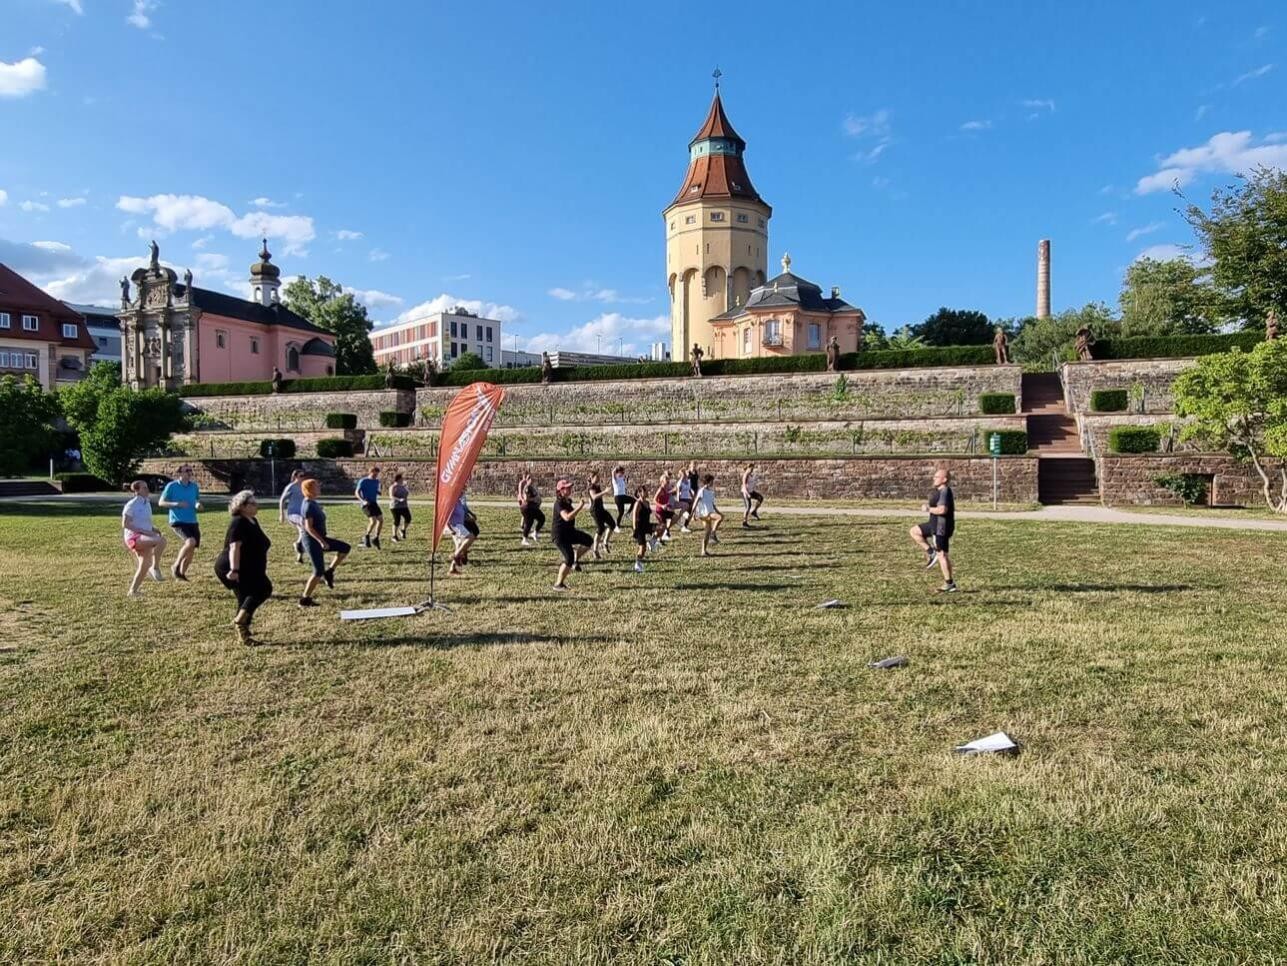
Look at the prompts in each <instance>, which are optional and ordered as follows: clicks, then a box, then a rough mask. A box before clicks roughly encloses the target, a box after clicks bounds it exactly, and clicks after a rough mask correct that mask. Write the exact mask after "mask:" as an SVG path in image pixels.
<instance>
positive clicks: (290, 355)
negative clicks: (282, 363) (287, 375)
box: [286, 346, 299, 372]
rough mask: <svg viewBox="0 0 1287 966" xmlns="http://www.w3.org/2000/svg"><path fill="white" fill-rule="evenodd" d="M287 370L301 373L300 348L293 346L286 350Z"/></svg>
mask: <svg viewBox="0 0 1287 966" xmlns="http://www.w3.org/2000/svg"><path fill="white" fill-rule="evenodd" d="M286 368H287V369H288V370H290V371H291V372H299V348H298V347H297V346H291V347H290V348H288V349H287V350H286Z"/></svg>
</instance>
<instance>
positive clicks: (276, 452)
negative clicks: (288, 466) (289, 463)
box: [259, 439, 295, 460]
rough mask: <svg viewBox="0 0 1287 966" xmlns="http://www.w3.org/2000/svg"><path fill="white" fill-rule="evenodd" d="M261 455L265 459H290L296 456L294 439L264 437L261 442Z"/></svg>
mask: <svg viewBox="0 0 1287 966" xmlns="http://www.w3.org/2000/svg"><path fill="white" fill-rule="evenodd" d="M259 455H260V456H262V457H263V458H264V459H279V460H290V459H294V458H295V441H294V440H293V439H264V440H260V442H259Z"/></svg>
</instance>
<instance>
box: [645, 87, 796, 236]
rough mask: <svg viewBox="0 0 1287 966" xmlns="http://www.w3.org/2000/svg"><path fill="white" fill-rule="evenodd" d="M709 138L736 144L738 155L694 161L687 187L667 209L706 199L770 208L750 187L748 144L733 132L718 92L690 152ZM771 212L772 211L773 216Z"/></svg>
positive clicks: (705, 156) (704, 156)
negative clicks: (737, 200)
mask: <svg viewBox="0 0 1287 966" xmlns="http://www.w3.org/2000/svg"><path fill="white" fill-rule="evenodd" d="M708 138H723V139H725V140H729V141H733V142H735V143H736V145H737V153H735V154H724V153H722V152H721V153H714V152H712V153H709V154H702V155H700V156H699V157H696V158H694V159H693V160H691V161H690V162H689V164H688V172H687V173H686V174H685V175H684V183H683V184H682V185H681V186H680V188H679V193H678V194H677V195H675V199H674V200H673V201H672V202H671V203H670V205H669V206H668V207H674V206H675V205H679V204H683V203H684V202H688V201H699V200H701V199H703V198H714V199H723V198H727V199H730V200H731V199H734V198H740V199H743V200H745V201H755V202H759V203H760V204H762V205H764V207H765V208H768V207H769V206H768V204H767V203H765V201H764V199H763V198H761V197H760V195H759V192H757V191H756V190H755V185H753V184H751V176H750V175H749V174H747V171H746V163H745V162H744V161H743V160H742V156H741V152H742V150H743V149H744V148H745V147H746V142H745V141H743V140H742V138H741V137H740V136H739V135H738V133H737V132H736V131H735V130H733V125H732V124H731V123H730V122H729V119H728V115H727V114H725V113H724V102H723V101H721V100H720V96H719V91H716V92H715V97H714V99H713V100H712V101H711V109H710V111H709V112H708V113H707V115H706V121H705V122H704V123H703V124H702V126H701V128H700V129H699V130H698V132H697V134H696V135H695V136H694V137H693V139H692V140H691V141H690V142H688V146H689V148H690V149H691V148H692V146H693V145H695V144H697V142H699V141H704V140H707V139H708ZM771 211H772V210H771V209H770V213H771Z"/></svg>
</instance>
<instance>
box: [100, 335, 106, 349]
mask: <svg viewBox="0 0 1287 966" xmlns="http://www.w3.org/2000/svg"><path fill="white" fill-rule="evenodd" d="M98 345H99V347H100V348H104V349H105V348H107V340H106V339H105V338H103V337H102V336H101V335H100V336H99V337H98Z"/></svg>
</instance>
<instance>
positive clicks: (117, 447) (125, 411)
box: [75, 387, 184, 486]
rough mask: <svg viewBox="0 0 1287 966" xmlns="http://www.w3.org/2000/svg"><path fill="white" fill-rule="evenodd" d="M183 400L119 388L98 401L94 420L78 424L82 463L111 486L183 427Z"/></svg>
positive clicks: (153, 391) (157, 392) (155, 391)
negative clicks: (83, 461) (88, 423)
mask: <svg viewBox="0 0 1287 966" xmlns="http://www.w3.org/2000/svg"><path fill="white" fill-rule="evenodd" d="M183 425H184V417H183V402H182V400H180V399H179V397H178V396H176V395H174V394H173V393H168V392H165V391H163V390H161V389H144V390H141V391H139V392H134V391H132V390H130V389H126V388H124V387H119V388H116V389H113V390H111V391H110V392H108V393H106V394H105V395H104V396H103V397H102V398H101V399H100V400H99V402H98V407H97V412H96V413H95V416H94V421H93V423H91V424H90V425H88V426H85V425H78V426H76V427H75V428H76V429H78V430H79V431H80V440H81V452H82V455H83V458H84V460H85V466H86V467H88V468H89V470H90V472H92V473H94V474H95V475H96V476H98V477H100V478H102V479H104V480H107V482H109V483H111V484H112V485H113V486H120V485H121V484H122V483H124V482H125V480H127V479H129V478H130V477H132V476H133V475H134V474H135V473H136V472H137V471H138V468H139V464H140V463H141V462H142V459H143V456H144V455H146V454H147V453H148V452H149V451H151V450H153V449H155V448H156V447H158V446H160V445H161V444H162V443H165V442H166V441H167V440H168V439H169V438H170V436H171V435H172V434H173V433H176V432H178V431H179V430H180V429H182V428H183Z"/></svg>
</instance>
